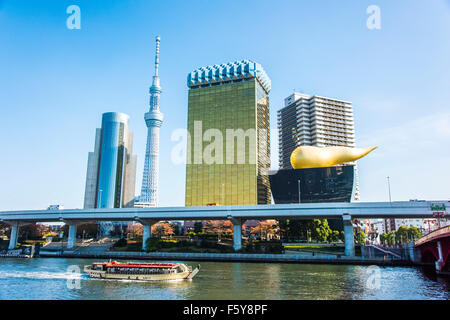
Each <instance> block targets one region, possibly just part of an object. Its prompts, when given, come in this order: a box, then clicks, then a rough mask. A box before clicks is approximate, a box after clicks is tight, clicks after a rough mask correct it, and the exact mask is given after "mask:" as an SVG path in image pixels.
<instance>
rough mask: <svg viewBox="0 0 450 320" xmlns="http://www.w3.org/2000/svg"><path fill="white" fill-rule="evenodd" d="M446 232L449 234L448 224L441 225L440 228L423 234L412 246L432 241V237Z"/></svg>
mask: <svg viewBox="0 0 450 320" xmlns="http://www.w3.org/2000/svg"><path fill="white" fill-rule="evenodd" d="M446 234H448V235H449V236H450V226H445V227H442V228H440V229H437V230H434V231H432V232H430V233H428V234H427V235H426V236H423V237H422V238H420V239H419V240H417V241H416V242H415V243H414V246H415V247H417V246H420V245H422V244H424V243H426V242H428V241H432V240H434V239H437V238H440V237H442V236H444V235H446Z"/></svg>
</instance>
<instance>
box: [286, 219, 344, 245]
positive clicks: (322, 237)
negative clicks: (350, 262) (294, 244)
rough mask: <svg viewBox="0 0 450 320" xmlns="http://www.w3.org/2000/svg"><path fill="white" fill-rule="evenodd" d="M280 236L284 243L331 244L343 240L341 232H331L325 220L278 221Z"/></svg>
mask: <svg viewBox="0 0 450 320" xmlns="http://www.w3.org/2000/svg"><path fill="white" fill-rule="evenodd" d="M278 223H279V226H280V236H281V238H283V239H285V241H290V240H299V239H303V240H307V241H308V242H309V241H311V240H312V241H317V242H327V241H328V242H332V241H339V240H342V241H343V240H344V237H343V232H342V234H341V233H340V232H339V231H337V230H336V231H333V230H331V228H330V226H329V225H328V220H327V219H314V220H289V219H285V220H280V221H279V222H278Z"/></svg>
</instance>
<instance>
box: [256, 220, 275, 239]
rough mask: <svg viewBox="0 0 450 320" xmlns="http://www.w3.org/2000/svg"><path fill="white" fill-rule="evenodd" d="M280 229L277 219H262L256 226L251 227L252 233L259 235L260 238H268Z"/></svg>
mask: <svg viewBox="0 0 450 320" xmlns="http://www.w3.org/2000/svg"><path fill="white" fill-rule="evenodd" d="M278 231H279V227H278V223H277V222H276V221H275V220H266V221H260V222H259V223H258V225H257V226H256V227H253V228H251V230H250V234H255V235H259V238H260V239H268V238H269V237H268V236H269V235H270V236H273V235H274V234H276V233H277V232H278Z"/></svg>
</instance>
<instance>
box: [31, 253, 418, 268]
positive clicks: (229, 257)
mask: <svg viewBox="0 0 450 320" xmlns="http://www.w3.org/2000/svg"><path fill="white" fill-rule="evenodd" d="M40 257H53V258H54V257H63V258H90V259H102V260H104V259H117V260H124V259H125V260H131V259H132V260H171V261H180V260H182V261H215V262H220V261H222V262H255V263H299V264H300V263H301V264H342V265H380V266H413V265H417V264H415V263H413V262H411V261H403V260H395V259H385V258H371V259H369V258H366V257H347V256H340V257H336V256H333V255H328V256H327V255H319V256H305V255H301V254H244V253H181V252H115V251H104V252H97V253H94V252H90V253H82V252H77V251H66V250H65V251H64V252H60V251H53V252H51V251H41V252H40Z"/></svg>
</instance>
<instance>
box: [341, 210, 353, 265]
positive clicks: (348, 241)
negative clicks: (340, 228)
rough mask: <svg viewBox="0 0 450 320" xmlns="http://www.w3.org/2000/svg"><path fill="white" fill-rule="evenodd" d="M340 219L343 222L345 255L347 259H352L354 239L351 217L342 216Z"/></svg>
mask: <svg viewBox="0 0 450 320" xmlns="http://www.w3.org/2000/svg"><path fill="white" fill-rule="evenodd" d="M342 219H343V220H344V240H345V255H346V256H348V257H354V256H355V239H354V236H353V224H352V217H351V216H350V215H349V214H344V215H343V216H342Z"/></svg>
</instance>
